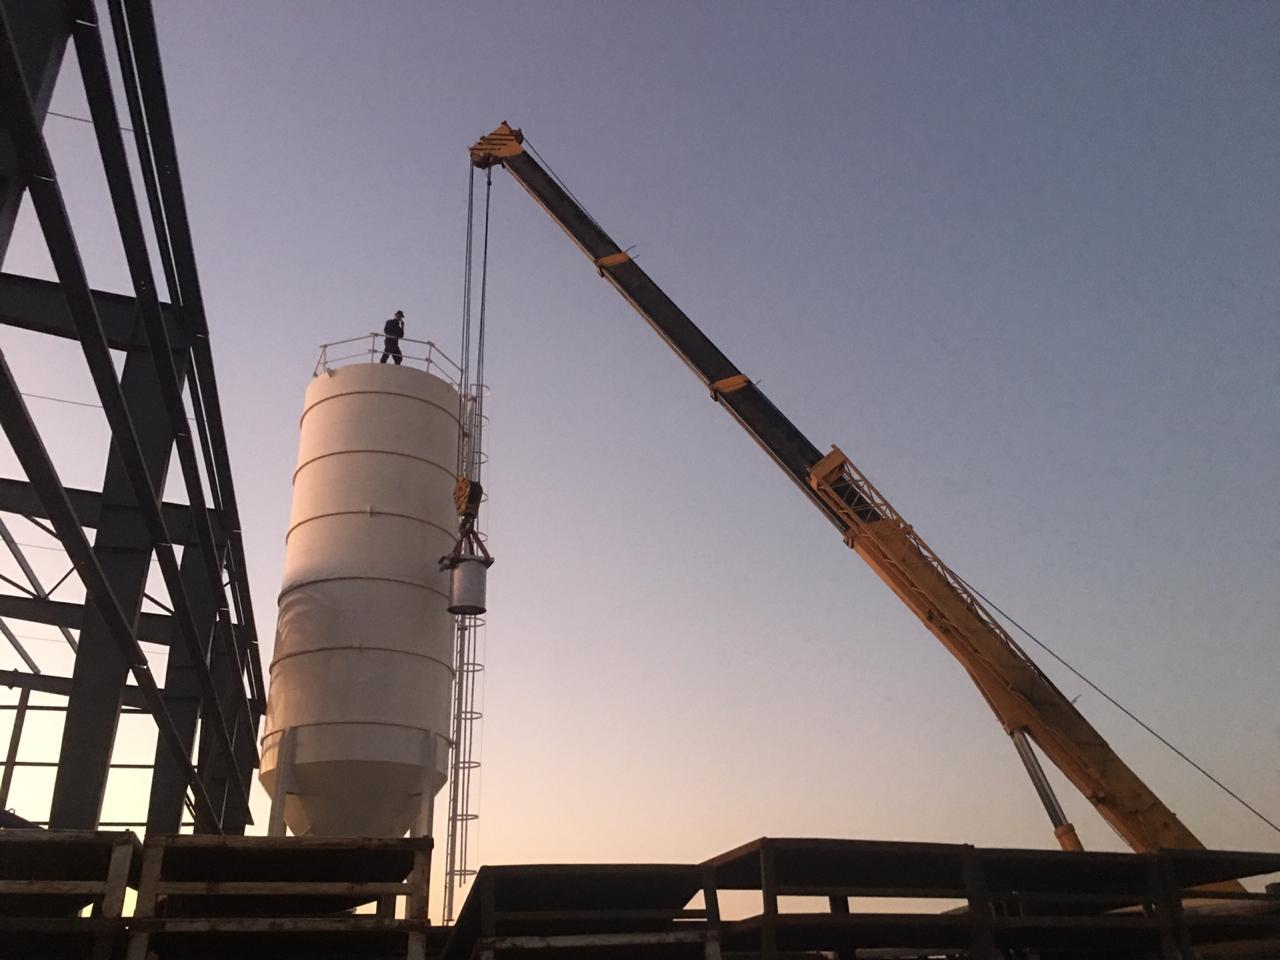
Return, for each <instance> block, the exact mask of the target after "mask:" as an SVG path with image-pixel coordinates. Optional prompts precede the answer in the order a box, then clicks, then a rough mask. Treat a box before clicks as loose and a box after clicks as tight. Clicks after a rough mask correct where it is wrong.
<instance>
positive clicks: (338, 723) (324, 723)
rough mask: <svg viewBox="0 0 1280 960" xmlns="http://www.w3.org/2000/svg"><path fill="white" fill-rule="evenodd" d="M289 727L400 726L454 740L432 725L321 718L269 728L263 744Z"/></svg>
mask: <svg viewBox="0 0 1280 960" xmlns="http://www.w3.org/2000/svg"><path fill="white" fill-rule="evenodd" d="M289 727H292V728H293V729H295V730H301V729H302V728H303V727H399V728H400V729H402V730H413V731H414V732H416V733H431V734H435V735H436V736H438V737H440V739H442V740H444V741H446V742H452V741H450V740H449V738H448V737H446V736H444V735H443V734H441V733H440V731H439V730H433V729H431V728H430V727H415V726H411V725H410V724H407V723H391V722H390V721H388V720H319V721H317V722H315V723H291V724H289V725H288V726H285V727H273V728H272V729H270V730H268V731H267V732H266V733H264V734H263V735H262V742H263V744H264V745H265V743H266V740H267V737H271V736H276V737H278V736H280V734H282V733H284V731H285V730H287V729H289ZM349 759H351V758H349V757H344V758H343V760H349ZM320 762H322V763H323V762H325V761H320ZM330 762H334V763H341V762H342V761H341V760H338V761H330ZM371 762H373V763H380V762H382V761H378V760H374V761H371Z"/></svg>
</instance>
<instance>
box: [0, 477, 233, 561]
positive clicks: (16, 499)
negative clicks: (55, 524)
mask: <svg viewBox="0 0 1280 960" xmlns="http://www.w3.org/2000/svg"><path fill="white" fill-rule="evenodd" d="M66 492H67V499H68V500H70V501H71V508H72V509H73V510H74V511H75V512H76V516H77V517H79V518H80V525H81V526H82V527H92V528H97V526H98V521H99V520H100V519H101V517H102V494H100V493H98V492H96V491H94V490H79V489H76V488H74V487H68V488H67V491H66ZM161 510H162V511H163V512H164V522H165V526H166V527H167V528H168V530H169V532H170V533H173V534H175V535H177V539H176V540H175V541H174V542H175V543H181V544H183V545H184V546H188V545H191V544H195V543H198V542H199V541H198V539H197V537H196V532H195V529H194V528H193V526H192V522H191V508H190V507H188V506H187V505H186V504H185V503H165V504H162V505H161ZM0 512H4V513H16V514H20V515H21V516H24V517H36V518H37V519H42V520H47V519H48V517H46V516H45V511H44V507H43V505H42V504H41V503H40V497H39V496H38V495H37V494H36V491H35V490H34V489H33V488H32V486H31V484H30V483H28V482H27V481H25V480H14V479H11V478H8V477H0ZM134 522H135V524H136V526H137V527H138V528H139V530H140V532H139V534H138V543H137V546H139V547H149V546H150V545H151V542H150V540H149V539H148V538H147V536H146V534H145V533H144V532H141V530H142V515H141V514H138V515H137V516H136V519H135V521H134ZM209 522H210V523H211V524H212V525H213V527H214V535H215V536H216V537H218V538H219V539H223V536H222V524H221V522H220V521H219V520H218V516H217V514H216V513H214V512H213V511H212V510H211V511H209Z"/></svg>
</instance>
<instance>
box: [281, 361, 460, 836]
mask: <svg viewBox="0 0 1280 960" xmlns="http://www.w3.org/2000/svg"><path fill="white" fill-rule="evenodd" d="M457 442H458V394H457V392H456V390H455V389H454V387H453V386H452V385H451V384H449V383H448V382H446V381H444V380H442V379H440V378H438V377H435V376H433V375H431V374H429V373H426V372H424V371H422V370H415V369H411V368H409V367H400V366H394V365H382V364H372V363H370V364H358V365H352V366H346V367H339V368H336V369H333V370H330V371H328V372H326V373H322V374H321V375H319V376H318V377H316V378H315V379H314V380H313V381H312V383H311V385H310V387H309V388H308V389H307V394H306V402H305V408H304V410H303V414H302V435H301V440H300V442H299V453H298V467H297V470H296V471H295V473H294V478H293V512H292V516H291V518H290V522H289V532H288V534H287V536H286V541H285V570H284V583H283V585H282V587H281V590H280V609H279V621H278V625H277V628H276V646H275V652H274V656H273V658H272V661H271V686H270V692H269V695H268V698H267V717H266V729H265V733H264V734H263V740H262V766H261V773H260V778H261V780H262V782H263V785H264V786H265V787H266V788H267V790H268V792H272V791H273V790H275V788H276V787H277V777H279V776H284V777H285V780H284V781H283V783H282V784H281V786H282V787H283V793H282V794H281V795H282V796H284V798H285V799H284V822H285V823H286V824H287V825H288V826H289V828H290V829H291V830H292V831H293V832H294V833H295V834H297V835H315V836H370V837H398V836H403V835H404V834H405V832H406V831H408V830H409V829H411V828H412V827H413V826H414V824H415V822H420V818H421V817H422V816H423V812H424V811H429V809H430V802H431V798H432V797H434V795H435V794H436V792H437V791H438V790H439V789H440V787H441V786H442V785H443V784H444V781H445V769H446V762H447V757H448V738H449V729H450V718H451V697H452V689H453V638H454V631H453V626H454V621H453V617H452V616H451V615H450V614H449V612H448V610H447V607H448V605H449V575H448V573H446V572H442V571H441V570H440V569H439V560H440V557H441V556H443V555H445V554H447V553H449V551H450V549H451V548H452V546H453V542H454V538H455V533H454V530H455V527H456V523H457V518H456V513H455V508H454V504H453V499H452V494H453V487H454V482H455V474H454V470H455V467H456V451H457ZM282 748H283V749H282ZM275 795H276V794H275V793H273V796H275Z"/></svg>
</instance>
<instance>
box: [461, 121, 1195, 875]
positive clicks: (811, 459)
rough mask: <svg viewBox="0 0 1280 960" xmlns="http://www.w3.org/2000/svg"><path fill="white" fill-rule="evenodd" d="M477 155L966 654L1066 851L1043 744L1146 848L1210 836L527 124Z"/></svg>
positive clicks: (945, 639)
mask: <svg viewBox="0 0 1280 960" xmlns="http://www.w3.org/2000/svg"><path fill="white" fill-rule="evenodd" d="M471 162H472V163H473V164H474V165H475V166H476V167H480V168H483V169H488V168H491V167H494V166H502V167H505V168H506V169H507V172H508V173H510V174H511V175H512V176H513V177H514V178H515V179H516V182H517V183H519V184H520V186H522V187H524V189H525V190H527V191H528V192H529V194H530V195H531V196H532V197H533V199H534V200H536V201H537V202H538V203H539V204H540V205H541V206H542V208H543V209H544V210H545V211H546V212H547V213H548V214H549V215H550V216H551V218H552V219H553V220H554V221H555V222H556V223H558V224H559V225H560V226H561V227H563V228H564V231H565V232H566V233H568V234H569V236H570V237H571V238H572V239H573V241H574V243H576V244H577V245H578V246H579V247H580V248H581V249H582V252H583V253H585V254H586V255H587V257H588V258H590V260H591V262H592V263H593V264H594V265H595V267H596V269H597V270H598V271H599V272H600V275H601V276H603V277H604V278H606V279H607V280H608V281H609V282H610V283H612V284H613V285H614V287H616V288H617V290H618V292H619V293H620V294H622V296H623V297H624V298H625V299H626V300H627V301H628V302H629V303H630V304H631V305H632V306H633V307H635V309H636V310H637V311H638V312H639V313H640V315H641V316H642V317H644V319H645V320H647V321H648V322H649V325H650V326H652V327H653V329H654V330H655V331H656V332H657V333H658V335H659V336H660V337H662V339H663V340H665V341H666V342H667V345H668V346H670V347H671V349H672V350H674V351H675V353H676V355H677V356H679V357H680V358H681V359H682V360H683V361H684V362H685V363H686V364H688V366H689V368H690V369H691V370H692V371H693V372H694V373H695V374H696V375H697V376H698V378H699V379H700V380H701V381H702V382H703V384H704V385H705V386H706V387H707V388H708V389H709V390H710V392H711V397H712V399H714V400H715V401H716V402H717V403H719V404H720V405H721V406H722V407H724V408H725V409H726V410H727V411H728V412H729V414H730V415H731V416H732V417H733V418H734V419H735V420H737V421H738V423H739V424H740V425H741V426H742V428H743V429H744V430H746V431H747V433H748V434H750V435H751V437H752V438H753V439H754V440H755V441H756V443H758V444H759V445H760V446H761V447H762V448H763V449H764V451H765V452H766V453H767V454H769V456H770V457H772V458H773V460H774V462H775V463H777V465H778V466H779V467H781V468H782V469H783V471H784V472H785V473H786V474H787V475H788V476H789V477H790V478H791V479H792V480H793V481H794V482H795V484H796V485H797V486H798V487H799V488H800V489H801V491H803V492H804V494H805V495H806V496H807V497H808V498H809V499H810V501H812V502H813V504H814V505H815V506H816V507H817V508H818V509H819V510H821V511H822V512H823V513H824V514H825V515H826V516H827V518H828V519H829V520H830V521H831V523H832V524H833V525H834V526H835V527H836V529H837V530H838V531H840V534H841V535H842V536H843V538H844V542H845V543H846V544H848V545H849V546H850V547H852V548H853V550H854V551H855V552H856V553H857V554H858V556H860V557H862V559H863V560H865V561H866V562H867V564H868V565H869V566H870V567H871V569H872V570H874V571H875V572H876V574H878V575H879V577H880V578H881V579H882V580H884V582H885V583H887V584H888V585H889V588H890V589H891V590H893V592H894V593H896V594H897V595H898V597H899V598H900V599H901V600H902V602H903V603H905V604H906V605H907V606H908V607H909V608H910V609H911V610H912V612H913V613H915V614H916V616H918V617H919V618H920V620H921V621H922V622H923V623H924V625H925V626H926V627H927V628H928V629H929V630H930V632H932V633H933V635H934V636H935V637H937V638H938V639H939V640H940V641H942V644H943V646H945V647H946V648H947V649H948V650H950V651H951V653H952V654H953V655H954V656H955V658H956V659H957V660H959V661H960V664H961V665H962V666H963V667H964V668H965V670H966V671H968V673H969V676H970V677H971V678H972V679H973V682H974V683H976V684H977V686H978V689H979V690H980V691H981V692H982V695H983V697H984V698H985V699H986V701H987V703H988V705H989V706H990V707H991V709H992V710H993V711H994V712H995V715H996V717H997V718H998V719H999V720H1000V723H1001V724H1002V725H1003V726H1004V728H1005V730H1006V731H1007V732H1008V733H1009V735H1010V737H1011V738H1012V739H1013V742H1014V746H1015V747H1016V748H1017V751H1018V754H1019V756H1020V757H1021V758H1022V761H1023V764H1024V765H1025V766H1026V768H1027V772H1028V774H1029V775H1030V777H1031V780H1032V783H1033V784H1034V786H1035V788H1036V791H1037V793H1038V794H1039V796H1040V799H1041V802H1042V803H1043V804H1044V806H1045V809H1046V811H1047V812H1048V814H1049V817H1050V820H1051V821H1052V823H1053V826H1054V833H1055V834H1056V836H1057V838H1058V841H1059V843H1060V844H1061V845H1062V847H1063V849H1066V850H1079V849H1081V847H1080V840H1079V838H1078V837H1077V835H1076V832H1075V828H1074V827H1073V826H1072V825H1071V823H1070V822H1069V821H1068V820H1067V818H1066V816H1065V814H1064V813H1063V811H1062V807H1061V806H1060V805H1059V803H1058V800H1057V798H1056V797H1055V796H1054V793H1053V790H1052V787H1051V785H1050V784H1049V781H1048V780H1047V779H1046V777H1045V774H1044V771H1043V769H1042V768H1041V767H1040V763H1039V760H1038V759H1037V757H1036V754H1035V752H1034V751H1033V749H1032V747H1031V743H1032V742H1034V743H1035V745H1036V746H1038V747H1039V748H1040V750H1041V751H1042V752H1043V753H1044V755H1045V756H1047V757H1048V758H1049V759H1050V760H1051V761H1052V762H1053V763H1054V764H1055V765H1056V766H1057V767H1058V769H1059V770H1061V771H1062V773H1063V774H1064V775H1065V776H1066V777H1067V779H1068V780H1070V781H1071V783H1072V784H1073V785H1074V786H1075V787H1076V789H1078V790H1079V791H1080V792H1081V793H1083V794H1084V796H1085V797H1087V798H1088V800H1089V801H1090V803H1092V804H1093V805H1094V806H1095V807H1096V808H1097V810H1098V812H1099V813H1100V814H1101V815H1102V817H1103V818H1104V819H1106V820H1107V822H1108V823H1110V824H1111V825H1112V827H1114V828H1115V830H1116V831H1117V832H1118V833H1119V834H1120V836H1122V837H1123V838H1124V840H1125V841H1126V842H1127V843H1128V844H1129V846H1130V847H1132V848H1133V849H1134V850H1136V851H1138V852H1147V851H1152V850H1158V849H1161V848H1184V849H1186V848H1195V849H1202V848H1203V846H1204V845H1203V844H1202V843H1201V842H1200V841H1199V840H1198V839H1197V838H1196V837H1195V835H1194V834H1193V833H1191V831H1190V830H1188V829H1187V828H1186V827H1185V826H1183V824H1182V822H1181V821H1179V819H1178V818H1177V816H1175V815H1174V813H1173V811H1172V810H1170V809H1169V808H1168V807H1167V806H1165V805H1164V803H1162V802H1161V800H1160V798H1159V797H1157V796H1156V795H1155V794H1154V793H1153V792H1152V791H1151V789H1150V788H1149V787H1148V786H1147V785H1146V784H1145V783H1143V782H1142V780H1141V779H1140V778H1139V777H1138V775H1137V774H1135V773H1134V772H1133V771H1132V770H1130V769H1129V767H1128V766H1127V765H1126V764H1125V763H1124V761H1122V760H1121V759H1120V757H1119V756H1117V755H1116V753H1115V751H1114V750H1112V749H1111V747H1110V746H1109V745H1108V744H1107V742H1106V740H1104V739H1103V737H1102V736H1101V734H1099V733H1098V731H1097V730H1095V729H1094V728H1093V726H1092V725H1091V724H1090V723H1089V721H1087V720H1086V719H1085V718H1084V717H1083V716H1082V715H1081V713H1080V712H1079V711H1078V710H1077V709H1076V708H1075V706H1074V705H1073V704H1072V702H1071V701H1070V700H1069V699H1068V698H1067V697H1066V696H1065V695H1064V694H1063V693H1062V691H1061V690H1059V689H1058V688H1057V687H1056V686H1055V685H1054V684H1053V682H1052V681H1051V680H1050V679H1049V678H1048V677H1047V676H1045V674H1044V673H1043V672H1042V671H1041V670H1040V668H1039V667H1037V666H1036V665H1035V663H1034V662H1033V661H1032V660H1031V658H1030V657H1029V656H1028V655H1027V654H1026V652H1025V651H1024V650H1023V649H1022V648H1021V647H1019V646H1018V644H1017V643H1016V642H1015V641H1014V639H1013V638H1012V637H1011V636H1010V635H1009V634H1008V632H1007V631H1006V630H1005V629H1004V628H1003V627H1002V626H1001V625H1000V623H999V622H998V621H997V620H996V618H995V617H994V616H992V614H991V613H990V612H989V611H988V610H987V608H986V607H985V606H984V605H983V604H982V603H981V602H980V600H979V599H978V597H976V596H975V595H974V593H973V592H972V591H971V590H970V589H969V588H968V587H967V586H966V585H965V583H964V581H963V580H961V579H960V578H959V577H958V576H957V575H956V574H955V573H954V572H953V571H952V570H951V569H950V568H949V567H948V566H947V565H946V564H945V563H944V562H943V561H942V560H941V559H940V558H939V557H938V555H937V554H936V553H934V552H933V551H932V550H931V549H930V548H929V545H928V544H927V543H925V542H924V540H923V539H922V538H921V537H920V535H919V534H918V533H916V532H915V530H913V529H912V527H911V525H910V524H908V523H907V522H906V521H905V520H903V519H902V517H901V516H899V514H898V512H897V511H896V510H894V509H893V507H892V505H891V504H890V503H889V501H888V500H886V499H885V498H884V496H883V495H882V494H881V493H880V491H878V490H877V489H876V488H875V486H874V485H873V484H872V483H871V481H870V480H868V479H867V477H866V475H865V474H863V473H862V471H861V470H859V469H858V468H857V467H856V466H854V464H853V462H852V461H851V460H850V459H849V458H848V457H847V456H845V454H844V453H843V452H841V450H840V449H839V448H838V447H832V449H831V451H830V452H829V453H826V454H824V453H822V452H821V451H819V450H818V448H817V447H815V446H814V445H813V444H812V443H810V442H809V440H808V438H806V437H805V436H804V434H802V433H801V432H800V431H799V430H798V429H797V428H796V427H795V425H794V424H792V423H791V421H790V420H788V419H787V417H786V416H785V415H784V414H783V413H782V412H781V411H780V410H779V409H778V408H777V407H775V406H774V405H773V403H771V402H770V401H769V398H768V397H766V396H765V395H764V393H763V392H762V391H761V390H760V388H759V387H757V386H756V385H755V384H754V383H753V382H752V381H751V380H750V379H749V378H748V377H747V376H746V375H745V374H744V373H743V372H742V371H741V370H739V369H738V368H737V367H736V366H734V365H733V363H732V362H731V361H730V360H729V358H728V357H726V356H725V355H724V354H723V353H722V352H721V351H720V350H719V348H718V347H716V345H715V344H714V343H712V342H711V340H710V339H708V337H707V335H706V334H704V333H703V332H702V331H701V330H700V329H699V328H698V327H697V326H696V325H695V324H694V322H693V321H692V320H690V319H689V318H688V317H687V316H686V315H685V314H684V312H683V311H682V310H681V309H680V308H679V307H677V306H676V305H675V303H674V302H672V300H671V298H670V297H668V296H667V295H666V294H665V293H663V291H662V289H661V288H660V287H659V286H658V285H657V284H656V283H654V282H653V280H652V279H651V278H650V277H649V275H648V274H647V273H645V272H644V270H642V269H641V268H640V267H639V265H637V264H636V262H635V261H634V260H632V259H631V257H630V256H629V255H628V254H627V252H626V251H624V250H623V249H622V248H621V247H619V246H618V244H616V243H615V242H614V241H613V240H612V239H611V238H610V237H609V235H608V234H606V233H605V232H604V230H603V229H602V228H601V227H600V225H599V224H598V223H596V222H595V220H593V219H592V218H591V216H590V215H589V214H588V213H587V212H586V211H585V210H584V209H583V208H582V206H581V205H580V204H579V203H578V202H577V201H576V200H575V199H574V198H573V197H572V195H570V194H569V192H568V191H567V190H565V189H564V188H563V187H562V186H561V185H560V184H559V182H558V181H557V180H556V179H555V178H554V177H553V176H552V175H551V174H550V173H549V172H548V171H547V170H546V169H544V168H543V166H542V165H541V164H539V163H538V162H537V160H536V159H535V158H534V157H533V156H531V155H530V153H529V152H528V151H526V149H525V145H524V137H523V135H522V134H521V132H520V131H519V130H517V129H514V128H512V127H511V126H509V125H508V124H506V123H503V124H502V125H501V126H499V127H498V128H497V129H496V130H494V131H493V132H492V133H491V134H489V135H488V136H486V137H482V138H481V139H480V140H479V141H477V142H476V143H475V144H474V145H472V147H471Z"/></svg>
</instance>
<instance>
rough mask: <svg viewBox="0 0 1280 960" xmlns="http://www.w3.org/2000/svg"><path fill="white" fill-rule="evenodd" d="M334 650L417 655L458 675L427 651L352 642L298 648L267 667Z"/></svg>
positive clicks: (275, 658)
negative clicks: (418, 651) (357, 644)
mask: <svg viewBox="0 0 1280 960" xmlns="http://www.w3.org/2000/svg"><path fill="white" fill-rule="evenodd" d="M334 650H371V651H374V652H377V653H399V654H401V655H403V656H406V657H416V658H417V659H419V660H430V661H431V662H432V663H438V664H440V666H442V667H444V668H445V670H447V671H449V675H450V676H454V675H456V673H457V671H456V670H454V669H453V664H451V663H445V661H443V660H441V659H440V658H439V657H433V656H430V655H428V654H425V653H413V652H412V651H409V650H402V649H400V648H399V647H358V646H354V645H352V644H339V645H337V646H330V647H313V648H312V649H310V650H297V651H295V652H294V653H286V654H285V655H284V656H280V657H273V658H272V660H271V665H270V666H269V667H268V668H267V670H268V672H270V671H272V670H274V669H275V668H276V664H277V663H284V661H286V660H292V659H293V658H294V657H305V656H309V655H311V654H317V653H330V652H332V651H334Z"/></svg>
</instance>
